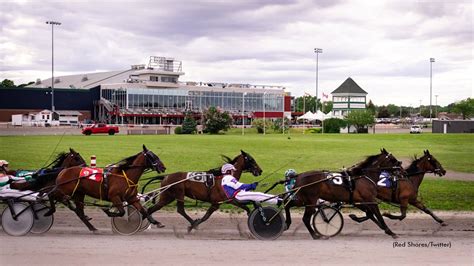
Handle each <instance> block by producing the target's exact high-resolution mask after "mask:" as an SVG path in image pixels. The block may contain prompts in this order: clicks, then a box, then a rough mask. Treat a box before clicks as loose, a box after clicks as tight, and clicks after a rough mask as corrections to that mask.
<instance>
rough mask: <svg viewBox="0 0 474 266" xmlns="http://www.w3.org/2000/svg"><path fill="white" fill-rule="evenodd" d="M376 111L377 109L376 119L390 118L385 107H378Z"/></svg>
mask: <svg viewBox="0 0 474 266" xmlns="http://www.w3.org/2000/svg"><path fill="white" fill-rule="evenodd" d="M378 109H379V110H378V112H377V117H378V118H387V117H390V113H389V112H388V109H387V107H385V106H383V105H382V106H380V107H379V108H378Z"/></svg>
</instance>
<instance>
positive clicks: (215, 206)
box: [188, 203, 248, 233]
mask: <svg viewBox="0 0 474 266" xmlns="http://www.w3.org/2000/svg"><path fill="white" fill-rule="evenodd" d="M219 206H220V204H217V203H213V204H212V205H211V207H209V209H207V211H206V214H204V216H203V217H202V218H198V219H196V220H194V221H193V222H192V223H191V225H190V226H188V233H189V232H191V231H192V230H193V229H197V227H198V226H199V225H200V224H202V223H203V222H205V221H207V219H209V217H211V215H212V214H213V213H214V212H215V211H216V210H218V209H219ZM247 209H248V208H247Z"/></svg>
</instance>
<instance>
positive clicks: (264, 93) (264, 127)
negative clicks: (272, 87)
mask: <svg viewBox="0 0 474 266" xmlns="http://www.w3.org/2000/svg"><path fill="white" fill-rule="evenodd" d="M266 94H267V92H266V91H264V92H263V135H265V133H266V121H265V118H266V117H265V96H266Z"/></svg>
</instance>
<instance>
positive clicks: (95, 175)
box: [79, 167, 104, 182]
mask: <svg viewBox="0 0 474 266" xmlns="http://www.w3.org/2000/svg"><path fill="white" fill-rule="evenodd" d="M103 176H104V169H102V168H90V167H84V168H82V169H81V173H80V174H79V177H80V178H81V177H84V178H87V179H90V180H94V181H97V182H101V181H102V178H103Z"/></svg>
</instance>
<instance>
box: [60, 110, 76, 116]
mask: <svg viewBox="0 0 474 266" xmlns="http://www.w3.org/2000/svg"><path fill="white" fill-rule="evenodd" d="M54 112H55V113H56V114H58V115H67V116H74V115H77V116H79V115H82V113H80V112H78V111H69V110H56V111H54Z"/></svg>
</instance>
